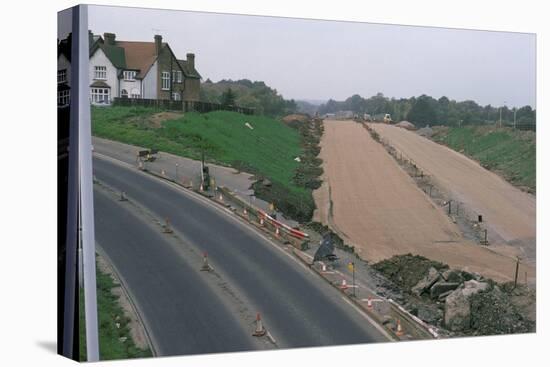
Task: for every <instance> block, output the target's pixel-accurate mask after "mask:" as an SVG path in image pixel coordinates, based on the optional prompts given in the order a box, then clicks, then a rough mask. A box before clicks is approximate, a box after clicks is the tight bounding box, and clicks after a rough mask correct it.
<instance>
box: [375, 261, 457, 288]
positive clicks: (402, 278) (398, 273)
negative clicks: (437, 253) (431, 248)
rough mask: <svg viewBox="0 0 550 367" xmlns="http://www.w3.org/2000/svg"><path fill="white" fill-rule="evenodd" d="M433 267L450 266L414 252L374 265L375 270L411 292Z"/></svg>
mask: <svg viewBox="0 0 550 367" xmlns="http://www.w3.org/2000/svg"><path fill="white" fill-rule="evenodd" d="M432 267H433V268H435V269H437V270H444V269H447V268H448V266H447V265H445V264H442V263H440V262H437V261H432V260H430V259H427V258H425V257H423V256H418V255H412V254H406V255H397V256H393V257H391V258H389V259H386V260H382V261H380V262H378V263H376V264H374V265H373V268H374V269H375V270H377V271H379V272H380V273H382V274H383V275H384V276H385V277H386V278H388V279H390V280H391V281H393V282H394V283H395V284H397V285H398V286H400V287H401V288H403V290H405V291H406V292H410V291H411V289H412V288H413V287H414V286H415V285H416V284H418V282H419V281H420V280H422V278H424V276H425V275H426V274H427V273H428V271H429V269H430V268H432Z"/></svg>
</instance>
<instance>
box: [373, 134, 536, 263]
mask: <svg viewBox="0 0 550 367" xmlns="http://www.w3.org/2000/svg"><path fill="white" fill-rule="evenodd" d="M370 127H371V128H373V129H374V130H375V131H376V132H377V133H378V134H379V135H380V136H381V137H383V138H385V139H387V140H388V142H389V144H390V145H392V146H393V147H394V148H396V149H397V150H398V151H400V152H402V154H403V155H405V156H407V157H408V158H409V159H412V160H413V161H414V162H415V164H416V165H417V166H419V167H420V168H421V169H422V170H423V171H424V172H426V173H427V174H429V175H431V176H432V177H434V178H435V179H436V180H437V182H438V185H439V186H442V187H443V188H444V189H445V190H446V191H448V193H449V194H450V196H451V198H452V199H454V200H459V201H461V202H462V203H463V205H465V206H467V207H469V208H470V209H471V210H472V211H473V212H475V213H479V214H482V215H483V218H484V222H485V223H484V225H485V226H486V227H487V228H488V229H489V241H490V242H491V243H492V244H493V245H509V246H512V247H515V248H516V249H517V250H518V251H517V255H519V256H520V257H522V258H524V259H525V260H530V261H531V262H532V263H534V262H535V258H536V250H535V245H536V198H535V196H533V195H531V194H528V193H526V192H523V191H521V190H520V189H518V188H516V187H514V186H513V185H511V184H510V183H508V182H506V181H505V180H504V179H502V178H501V177H500V176H498V175H497V174H495V173H493V172H491V171H488V170H487V169H485V168H483V167H482V166H480V165H479V164H478V163H477V162H475V161H473V160H471V159H470V158H468V157H466V156H464V155H463V154H460V153H458V152H456V151H454V150H452V149H450V148H448V147H445V146H443V145H440V144H437V143H435V142H433V141H431V140H429V139H427V138H424V137H422V136H419V135H418V134H416V133H414V132H412V131H408V130H405V129H401V128H398V127H395V126H390V125H385V124H370Z"/></svg>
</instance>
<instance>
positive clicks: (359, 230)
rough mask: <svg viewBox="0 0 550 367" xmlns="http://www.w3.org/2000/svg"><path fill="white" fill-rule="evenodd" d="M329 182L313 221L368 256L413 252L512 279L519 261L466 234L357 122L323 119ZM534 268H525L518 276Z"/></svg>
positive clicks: (318, 195) (323, 147)
mask: <svg viewBox="0 0 550 367" xmlns="http://www.w3.org/2000/svg"><path fill="white" fill-rule="evenodd" d="M324 127H325V132H324V135H323V138H322V141H321V158H322V159H323V162H324V163H323V168H324V177H323V179H324V185H323V186H322V187H321V188H320V189H319V190H317V191H316V192H315V194H314V196H315V200H316V203H317V206H318V210H317V211H316V213H315V219H317V220H319V221H321V222H323V223H326V224H327V223H328V224H329V225H330V226H332V227H333V228H334V229H336V230H337V231H338V232H339V233H340V234H341V235H343V236H344V237H345V238H346V240H348V241H349V242H351V243H352V244H353V245H354V246H355V247H356V250H357V252H358V254H359V256H360V257H361V258H363V259H365V260H368V261H371V262H376V261H380V260H382V259H386V258H389V257H391V256H393V255H398V254H405V253H413V254H418V255H422V256H425V257H427V258H430V259H433V260H437V261H441V262H444V263H446V264H448V265H449V266H451V267H453V268H459V269H464V270H467V271H471V272H478V273H480V274H482V275H485V276H487V277H491V278H493V279H495V280H498V281H507V280H511V279H512V278H513V276H514V271H515V259H513V258H512V257H509V256H505V255H502V254H499V253H495V252H494V251H491V249H489V248H486V247H483V246H480V245H478V244H474V243H471V242H468V241H466V240H464V239H463V238H462V236H461V234H460V231H459V229H458V228H457V226H456V225H455V224H454V223H453V222H452V221H451V220H450V219H449V218H448V217H447V215H446V214H445V213H444V211H443V209H442V208H440V207H438V206H436V205H435V204H434V203H433V202H432V200H431V199H430V198H429V197H428V196H427V195H426V194H424V193H423V192H422V191H421V190H420V189H419V188H418V187H417V186H416V183H415V182H414V181H413V180H412V178H410V177H409V176H408V174H407V173H406V172H405V171H404V170H402V169H401V167H399V166H398V164H397V163H396V162H395V160H394V159H393V158H392V157H391V156H390V155H389V154H388V153H387V152H386V150H385V149H384V148H383V146H382V145H381V144H379V143H378V142H376V141H375V140H374V139H372V138H371V136H370V134H369V133H368V131H367V130H366V129H365V128H364V127H363V126H362V124H360V123H356V122H353V121H334V120H325V122H324ZM526 271H527V272H528V276H529V277H531V278H534V277H535V274H534V269H533V268H532V267H530V266H528V265H523V264H522V265H521V266H520V274H524V272H526Z"/></svg>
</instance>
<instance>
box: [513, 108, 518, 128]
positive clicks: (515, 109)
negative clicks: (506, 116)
mask: <svg viewBox="0 0 550 367" xmlns="http://www.w3.org/2000/svg"><path fill="white" fill-rule="evenodd" d="M517 112H518V109H517V108H516V107H514V130H515V129H516V113H517Z"/></svg>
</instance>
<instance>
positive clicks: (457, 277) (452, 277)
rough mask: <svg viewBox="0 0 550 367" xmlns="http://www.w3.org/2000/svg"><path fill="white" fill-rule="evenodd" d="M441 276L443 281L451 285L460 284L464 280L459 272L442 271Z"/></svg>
mask: <svg viewBox="0 0 550 367" xmlns="http://www.w3.org/2000/svg"><path fill="white" fill-rule="evenodd" d="M441 276H442V277H443V279H445V280H446V281H447V282H451V283H462V282H463V281H464V280H465V279H464V277H463V276H462V272H461V271H460V270H451V269H449V270H446V271H444V272H443V273H442V274H441Z"/></svg>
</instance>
